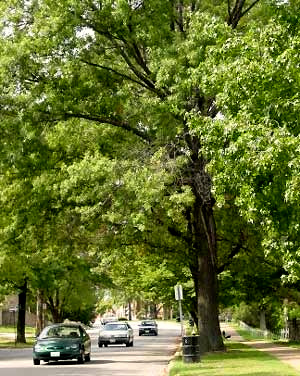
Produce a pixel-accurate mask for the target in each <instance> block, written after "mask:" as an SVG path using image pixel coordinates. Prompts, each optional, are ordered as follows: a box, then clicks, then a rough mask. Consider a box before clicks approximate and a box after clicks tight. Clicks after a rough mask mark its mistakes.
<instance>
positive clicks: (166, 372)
mask: <svg viewBox="0 0 300 376" xmlns="http://www.w3.org/2000/svg"><path fill="white" fill-rule="evenodd" d="M179 355H181V340H180V339H179V340H178V344H177V347H176V349H175V350H174V352H173V353H172V354H171V358H170V359H169V361H168V364H167V365H166V366H165V367H164V369H163V371H162V373H161V375H160V376H168V375H169V371H170V363H171V362H172V360H174V359H175V358H176V357H177V356H179Z"/></svg>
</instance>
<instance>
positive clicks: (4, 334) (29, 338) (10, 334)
mask: <svg viewBox="0 0 300 376" xmlns="http://www.w3.org/2000/svg"><path fill="white" fill-rule="evenodd" d="M15 330H16V329H15V328H14V327H13V326H0V348H24V347H32V346H33V343H34V340H35V336H34V334H35V328H32V327H30V326H26V328H25V334H26V342H27V343H26V344H24V343H17V344H16V343H15V336H14V333H15Z"/></svg>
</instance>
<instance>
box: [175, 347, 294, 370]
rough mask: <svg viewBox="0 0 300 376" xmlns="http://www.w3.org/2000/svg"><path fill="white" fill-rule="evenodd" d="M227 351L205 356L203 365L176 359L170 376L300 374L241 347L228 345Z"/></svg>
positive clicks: (180, 358) (260, 353) (268, 356)
mask: <svg viewBox="0 0 300 376" xmlns="http://www.w3.org/2000/svg"><path fill="white" fill-rule="evenodd" d="M226 346H227V351H226V352H219V353H212V354H207V355H204V356H203V357H202V359H201V362H200V363H184V362H183V361H182V357H181V356H179V357H176V358H175V359H174V360H172V362H171V364H170V373H169V376H201V375H205V376H250V375H251V376H253V375H256V376H282V375H284V376H297V375H299V372H298V371H296V370H294V369H293V368H292V367H290V366H288V365H287V364H285V363H282V362H281V361H280V360H278V359H277V358H275V357H273V356H272V355H269V354H267V353H264V352H262V351H258V350H255V349H253V348H251V347H249V346H246V345H244V344H242V343H227V344H226Z"/></svg>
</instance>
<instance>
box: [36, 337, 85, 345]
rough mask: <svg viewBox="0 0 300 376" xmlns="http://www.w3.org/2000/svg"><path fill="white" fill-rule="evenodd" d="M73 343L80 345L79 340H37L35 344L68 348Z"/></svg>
mask: <svg viewBox="0 0 300 376" xmlns="http://www.w3.org/2000/svg"><path fill="white" fill-rule="evenodd" d="M74 343H81V339H80V338H45V339H38V340H37V341H36V344H38V345H42V346H47V347H49V346H50V347H52V346H69V345H73V344H74Z"/></svg>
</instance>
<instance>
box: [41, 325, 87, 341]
mask: <svg viewBox="0 0 300 376" xmlns="http://www.w3.org/2000/svg"><path fill="white" fill-rule="evenodd" d="M79 337H80V330H79V327H77V326H50V327H48V328H45V329H44V330H43V331H42V332H41V334H40V336H39V338H40V339H44V338H79Z"/></svg>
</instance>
